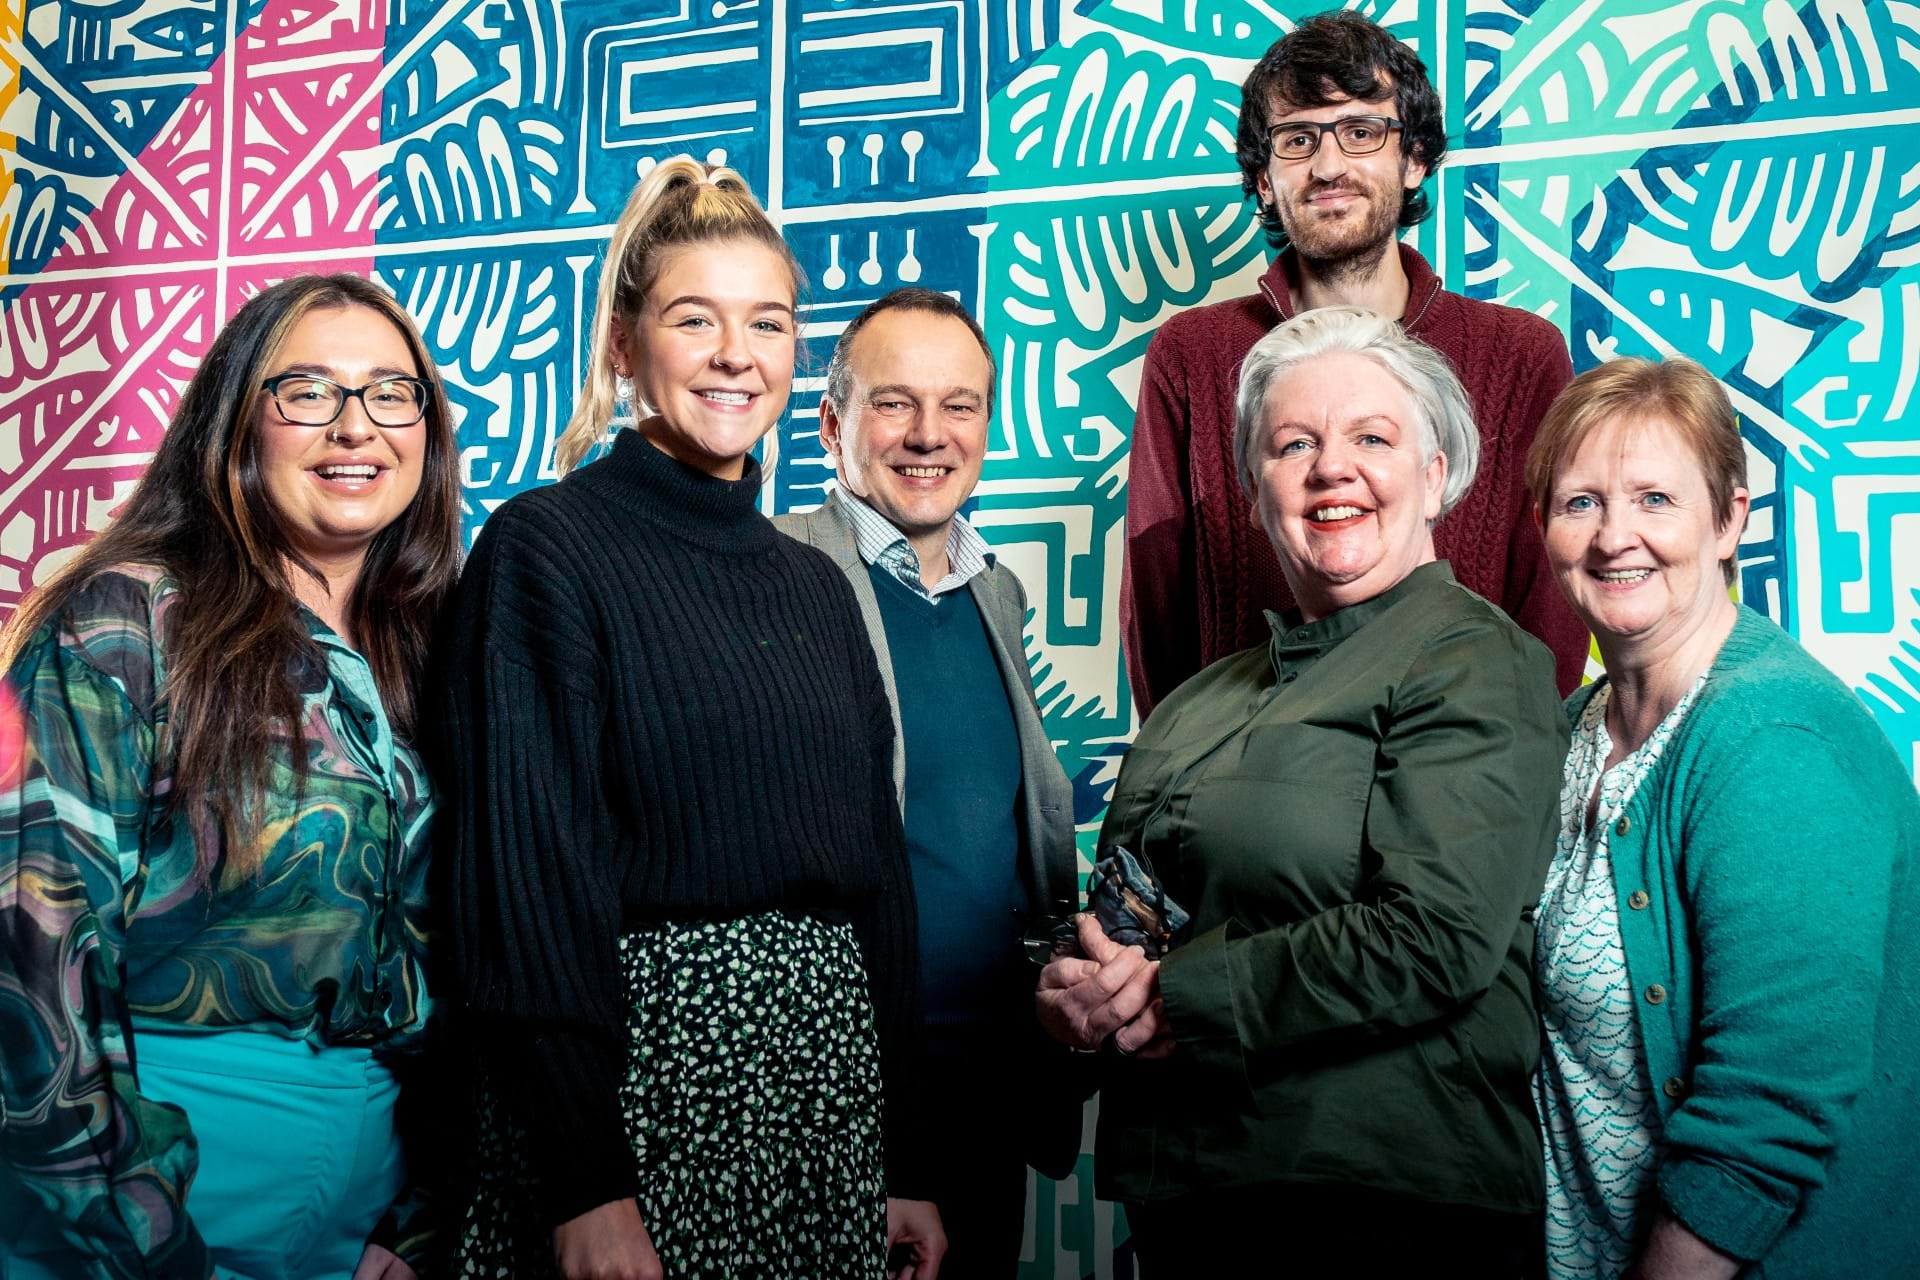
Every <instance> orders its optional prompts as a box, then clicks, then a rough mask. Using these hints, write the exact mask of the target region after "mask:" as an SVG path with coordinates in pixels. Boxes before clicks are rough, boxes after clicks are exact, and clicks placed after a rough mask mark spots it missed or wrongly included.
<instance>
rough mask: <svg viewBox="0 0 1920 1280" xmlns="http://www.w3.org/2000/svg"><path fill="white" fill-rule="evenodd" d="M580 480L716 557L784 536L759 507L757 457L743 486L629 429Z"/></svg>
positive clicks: (582, 472) (583, 470) (768, 543)
mask: <svg viewBox="0 0 1920 1280" xmlns="http://www.w3.org/2000/svg"><path fill="white" fill-rule="evenodd" d="M575 475H577V476H578V477H579V480H580V483H581V484H583V485H586V486H587V487H588V488H591V489H593V490H594V491H595V492H597V493H600V494H602V495H603V496H604V497H606V498H607V499H608V500H609V501H612V502H615V503H618V504H619V505H620V506H621V507H623V508H627V509H630V510H632V511H634V512H635V513H636V514H638V515H639V516H641V518H643V519H646V520H648V521H650V522H652V523H655V524H658V525H660V526H662V527H663V528H665V529H666V530H667V531H669V532H671V533H673V534H675V535H677V536H678V537H681V538H684V539H686V540H687V541H689V542H693V543H697V544H698V545H700V546H703V547H710V548H712V549H714V550H716V551H756V550H759V549H761V548H763V547H767V546H771V545H772V543H773V540H774V539H775V538H778V537H779V536H780V534H779V532H778V531H777V530H775V529H774V527H773V523H772V521H770V520H768V519H767V518H766V517H765V516H763V515H761V514H760V511H759V508H758V507H757V506H756V505H755V504H756V503H757V502H758V501H759V498H760V486H761V479H762V477H761V471H760V464H759V463H758V462H757V461H755V460H754V459H753V458H752V457H749V458H748V459H747V466H746V470H745V471H744V472H743V473H742V474H741V476H740V478H739V479H738V480H722V479H720V478H718V477H717V476H710V475H708V474H707V473H706V472H704V471H699V470H696V469H695V468H693V467H690V466H688V465H687V464H686V463H684V462H681V461H680V460H679V459H677V458H675V457H673V456H672V455H671V454H668V453H667V452H665V451H664V450H662V449H659V448H656V447H655V446H654V445H653V444H652V442H650V441H649V440H648V439H647V438H646V437H645V436H643V435H641V434H640V433H639V432H638V431H634V430H631V429H629V430H623V431H620V432H618V433H616V434H615V436H614V438H613V446H612V447H611V448H610V449H608V450H607V452H606V454H605V455H604V456H602V457H601V458H599V459H598V460H596V461H595V462H593V463H592V464H591V465H589V466H586V467H582V468H581V469H580V470H579V471H578V472H576V473H575Z"/></svg>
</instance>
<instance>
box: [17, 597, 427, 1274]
mask: <svg viewBox="0 0 1920 1280" xmlns="http://www.w3.org/2000/svg"><path fill="white" fill-rule="evenodd" d="M178 598H179V589H178V586H177V584H176V583H174V582H173V581H172V580H171V579H169V578H168V577H166V576H165V575H164V573H162V572H161V571H160V570H158V569H154V568H150V567H145V566H121V567H116V568H112V569H108V570H104V571H102V572H101V573H99V574H96V575H95V576H94V577H93V578H92V579H90V580H89V581H88V582H87V583H86V584H84V585H83V586H82V587H81V588H80V589H79V590H78V591H77V592H76V593H75V595H74V596H73V597H72V598H71V599H70V600H69V601H68V602H67V604H66V606H65V607H64V608H63V609H62V610H61V611H60V612H59V614H58V615H57V616H55V617H54V618H52V619H50V620H49V621H48V622H47V623H46V625H44V626H43V627H42V628H41V629H40V630H39V631H38V632H37V633H36V634H35V635H34V636H33V637H32V638H31V639H30V640H29V641H28V643H27V644H26V646H25V647H24V648H23V650H22V651H21V653H20V655H19V657H18V659H17V660H16V661H15V663H14V666H13V669H12V670H11V671H10V672H8V673H7V692H9V693H11V694H12V696H13V698H14V700H15V701H16V702H17V704H18V706H17V713H18V715H19V716H20V728H21V735H22V736H21V751H20V759H19V761H18V764H17V767H16V768H15V769H13V770H12V771H10V772H9V773H8V775H7V776H6V777H5V778H0V1105H4V1119H5V1124H4V1129H3V1130H0V1132H3V1134H4V1138H3V1139H0V1142H3V1145H0V1206H4V1205H7V1204H11V1205H13V1206H15V1207H14V1208H13V1209H6V1208H4V1207H0V1241H3V1240H4V1239H5V1238H6V1237H7V1236H8V1234H9V1231H8V1228H9V1226H10V1225H17V1224H9V1223H8V1222H7V1221H6V1219H8V1218H10V1217H13V1216H15V1215H16V1214H17V1213H21V1212H24V1213H25V1214H26V1217H27V1220H29V1221H32V1220H34V1219H35V1218H36V1217H38V1218H41V1219H43V1220H44V1217H45V1215H48V1214H50V1215H51V1216H52V1220H53V1221H54V1222H56V1223H57V1224H58V1226H59V1229H60V1232H61V1234H62V1236H63V1237H64V1238H65V1240H66V1242H67V1243H68V1244H70V1245H71V1246H73V1247H75V1248H77V1249H80V1250H81V1251H82V1252H83V1253H85V1254H86V1255H88V1257H89V1259H90V1261H91V1263H92V1264H93V1266H94V1267H95V1268H96V1271H95V1273H96V1274H100V1275H107V1276H120V1275H139V1276H145V1275H150V1274H152V1275H174V1274H193V1275H198V1276H204V1275H205V1274H206V1269H205V1266H204V1252H205V1251H204V1246H203V1244H202V1243H201V1241H200V1239H199V1236H198V1233H197V1232H196V1231H195V1230H194V1229H193V1226H192V1224H191V1223H190V1222H189V1221H188V1219H187V1216H186V1213H185V1208H184V1205H185V1190H186V1187H187V1184H188V1181H189V1180H190V1179H191V1177H192V1175H193V1172H194V1168H195V1148H194V1144H193V1138H192V1130H191V1120H192V1118H191V1117H190V1116H185V1115H182V1114H181V1112H180V1111H179V1109H178V1108H176V1107H173V1106H169V1105H166V1104H162V1103H159V1102H155V1101H153V1100H151V1099H147V1098H144V1097H142V1095H141V1093H140V1089H139V1084H138V1080H137V1079H136V1075H135V1070H134V1058H135V1054H134V1052H133V1042H134V1039H135V1033H136V1031H137V1028H138V1027H139V1025H140V1024H141V1023H142V1022H149V1023H163V1024H166V1025H168V1026H170V1027H176V1028H178V1027H189V1028H204V1029H207V1030H217V1029H225V1028H239V1027H245V1028H249V1029H252V1030H256V1031H266V1032H269V1033H272V1034H278V1035H284V1036H286V1037H288V1038H290V1039H303V1040H306V1041H309V1042H311V1043H313V1044H314V1045H316V1046H320V1045H367V1046H378V1047H380V1048H381V1049H382V1050H383V1051H385V1050H395V1051H404V1050H406V1049H408V1048H410V1047H415V1046H416V1045H417V1044H418V1042H419V1041H420V1039H421V1038H422V1036H423V1033H424V1028H425V1025H426V1021H427V1017H428V1014H429V1012H430V1000H429V997H428V995H427V992H426V988H425V984H424V981H423V973H424V970H425V963H426V950H427V943H428V939H427V934H426V905H427V903H426V898H427V865H426V864H427V845H426V840H427V833H428V826H429V819H430V817H431V814H432V810H433V800H432V794H431V790H430V787H429V784H428V780H427V774H426V770H425V767H424V765H423V764H422V762H421V759H420V757H419V755H418V754H417V753H416V752H415V751H414V749H413V748H412V747H411V746H409V745H408V744H406V743H403V742H400V741H398V740H396V739H395V737H394V735H393V733H392V730H391V728H390V726H389V725H388V722H387V718H386V714H385V710H384V708H383V707H382V705H381V701H380V697H379V691H378V688H377V686H376V685H375V683H374V679H373V673H372V670H371V669H370V668H369V667H368V666H367V663H366V661H365V659H363V658H362V657H361V656H360V655H359V654H358V653H356V652H355V651H354V650H353V649H351V648H350V647H348V645H347V644H346V643H345V642H344V641H343V640H341V638H340V637H339V636H337V635H335V634H334V633H333V632H332V631H331V630H330V629H329V628H328V627H327V626H326V625H325V624H324V623H322V622H321V621H320V620H319V618H318V617H316V616H315V615H313V614H312V613H310V612H308V611H305V610H302V617H303V619H304V620H305V622H306V624H307V628H308V634H309V636H310V637H311V639H312V640H313V645H314V647H313V653H312V654H311V655H309V656H307V657H304V658H302V659H300V660H298V661H297V663H296V666H295V670H294V673H293V675H294V680H295V685H296V688H297V689H298V691H299V693H300V697H301V733H302V737H303V739H304V746H305V752H306V762H307V778H306V782H305V785H304V787H299V786H297V785H296V779H295V773H294V770H293V759H292V754H291V752H292V746H293V740H292V738H291V737H290V736H283V737H281V738H280V739H278V740H277V742H276V743H275V755H274V758H273V759H272V760H271V761H270V769H269V779H268V784H267V794H266V795H265V797H264V803H263V805H262V808H261V814H262V821H261V826H260V831H259V833H258V835H257V836H256V837H255V838H256V839H257V841H258V842H259V846H260V847H259V848H257V849H256V850H254V851H253V852H256V853H258V855H259V857H258V859H257V865H258V866H259V871H258V872H257V873H255V874H250V875H249V874H240V873H237V872H236V871H235V866H236V864H237V863H243V862H245V861H255V860H254V859H246V860H241V859H233V858H231V857H229V856H228V855H229V854H230V852H231V851H230V850H229V849H228V848H227V841H226V839H225V837H224V835H222V834H221V833H220V832H219V831H218V830H217V829H215V828H214V827H212V826H210V825H205V824H196V823H190V822H189V821H187V819H186V817H185V815H184V814H181V813H179V812H178V811H177V810H176V807H175V805H174V804H173V803H172V801H173V785H172V775H171V767H170V764H169V763H168V754H169V752H168V742H169V736H168V727H167V716H168V709H167V698H166V663H165V656H164V655H165V649H166V645H165V632H166V624H167V616H168V613H169V611H170V608H171V606H172V604H173V603H174V602H175V601H177V600H178ZM410 1206H411V1207H410ZM417 1207H418V1202H417V1201H416V1200H414V1199H413V1198H412V1197H411V1196H409V1197H408V1198H407V1199H406V1200H404V1201H403V1203H402V1205H400V1206H396V1212H397V1213H398V1214H399V1215H400V1219H401V1222H402V1226H401V1229H400V1235H401V1236H402V1237H404V1236H406V1235H407V1234H408V1233H407V1230H406V1227H405V1225H404V1224H405V1220H406V1219H407V1218H408V1217H409V1216H410V1215H412V1214H413V1213H415V1212H417Z"/></svg>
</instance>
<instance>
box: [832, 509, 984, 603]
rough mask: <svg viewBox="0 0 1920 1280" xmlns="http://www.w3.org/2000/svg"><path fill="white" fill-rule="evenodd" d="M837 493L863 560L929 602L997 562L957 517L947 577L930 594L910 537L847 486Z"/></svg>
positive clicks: (950, 536)
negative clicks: (887, 573) (923, 580)
mask: <svg viewBox="0 0 1920 1280" xmlns="http://www.w3.org/2000/svg"><path fill="white" fill-rule="evenodd" d="M835 492H837V493H838V494H839V495H840V503H841V505H842V506H843V507H844V508H845V509H846V512H847V519H848V520H849V521H850V522H851V523H852V524H853V540H854V545H855V546H857V547H858V548H859V551H860V559H861V560H862V561H864V562H865V563H867V564H868V565H877V566H879V567H880V568H882V569H885V570H886V571H887V572H889V573H891V574H892V575H893V576H894V577H896V578H898V579H899V580H900V582H901V583H902V584H903V585H905V586H906V587H908V588H910V589H911V590H913V591H914V592H916V593H918V594H919V595H921V596H923V597H925V598H926V599H928V600H936V599H938V598H939V597H941V596H943V595H945V594H947V593H948V592H950V591H958V590H959V589H960V588H961V587H964V586H966V585H967V583H969V582H971V581H973V579H974V578H975V577H976V576H977V575H979V574H981V573H983V572H985V571H986V569H987V566H989V565H991V564H992V563H993V552H992V551H991V550H989V549H988V547H987V540H986V539H985V538H982V537H981V536H980V533H979V530H977V529H975V528H974V527H973V526H972V525H971V524H969V523H967V518H966V517H965V516H960V515H956V516H954V518H953V524H952V525H951V526H950V527H949V528H948V530H947V576H946V577H944V578H942V579H940V581H939V582H937V583H936V584H934V588H933V590H931V591H929V590H927V588H926V585H925V584H924V583H922V582H921V581H920V557H919V556H918V555H916V554H915V553H914V550H913V544H912V543H910V542H908V541H907V535H906V534H904V533H902V532H900V530H899V528H898V527H897V526H896V525H895V524H894V523H893V522H892V521H891V520H889V519H887V518H886V517H885V516H883V515H881V514H880V513H879V512H878V511H875V510H874V509H873V507H871V506H870V505H868V503H867V501H866V500H865V499H864V498H861V497H860V496H859V495H858V494H856V493H854V492H853V490H851V489H849V488H847V487H846V486H845V485H840V486H839V487H838V488H837V489H836V490H835Z"/></svg>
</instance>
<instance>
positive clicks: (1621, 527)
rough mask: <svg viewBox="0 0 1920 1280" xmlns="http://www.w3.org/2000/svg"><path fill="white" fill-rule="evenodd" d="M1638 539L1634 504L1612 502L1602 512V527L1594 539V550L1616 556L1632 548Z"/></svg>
mask: <svg viewBox="0 0 1920 1280" xmlns="http://www.w3.org/2000/svg"><path fill="white" fill-rule="evenodd" d="M1636 537H1637V535H1636V534H1635V533H1634V529H1633V504H1631V503H1622V502H1610V503H1608V504H1607V505H1606V506H1605V507H1604V508H1603V509H1602V510H1601V512H1600V527H1599V529H1598V530H1597V531H1596V532H1595V533H1594V537H1593V547H1594V550H1596V551H1598V552H1600V553H1601V554H1602V555H1615V554H1617V553H1619V552H1622V551H1626V550H1628V549H1629V548H1631V547H1632V546H1633V544H1634V541H1635V539H1636Z"/></svg>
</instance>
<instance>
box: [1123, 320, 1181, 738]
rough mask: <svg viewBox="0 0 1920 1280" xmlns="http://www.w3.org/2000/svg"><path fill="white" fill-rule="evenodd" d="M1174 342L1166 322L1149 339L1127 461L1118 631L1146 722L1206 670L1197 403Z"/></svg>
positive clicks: (1137, 703) (1135, 698) (1138, 706)
mask: <svg viewBox="0 0 1920 1280" xmlns="http://www.w3.org/2000/svg"><path fill="white" fill-rule="evenodd" d="M1172 346H1173V343H1172V341H1171V340H1170V339H1169V338H1168V336H1167V333H1166V330H1164V329H1163V330H1161V332H1160V333H1158V334H1156V335H1154V339H1153V341H1152V342H1151V343H1149V344H1148V346H1147V359H1146V365H1145V367H1144V368H1143V369H1142V371H1141V374H1140V404H1139V407H1138V408H1137V409H1136V410H1135V411H1134V418H1133V444H1132V448H1131V452H1130V453H1129V457H1128V463H1127V534H1126V549H1125V552H1124V554H1123V555H1122V558H1121V566H1120V635H1121V640H1122V642H1123V643H1124V644H1125V646H1126V651H1127V680H1128V683H1129V684H1130V685H1131V686H1132V688H1133V701H1134V709H1135V710H1136V711H1137V712H1138V713H1139V716H1140V719H1141V721H1142V722H1143V723H1144V722H1145V720H1146V718H1147V714H1148V712H1150V711H1152V710H1153V708H1154V706H1155V704H1157V703H1158V702H1159V701H1160V700H1161V699H1162V698H1165V697H1166V696H1167V695H1168V694H1169V693H1171V692H1173V690H1174V689H1175V688H1176V687H1178V686H1179V684H1180V682H1181V681H1183V680H1185V679H1186V678H1187V677H1188V676H1190V675H1192V674H1193V673H1194V672H1196V671H1198V670H1199V669H1200V616H1199V612H1200V605H1199V600H1198V597H1197V596H1196V595H1195V592H1194V549H1193V536H1194V535H1193V492H1192V483H1191V481H1190V479H1189V476H1188V470H1187V442H1188V437H1189V434H1190V432H1191V429H1192V427H1191V417H1190V413H1191V410H1190V406H1189V405H1188V403H1187V394H1186V389H1185V387H1184V385H1182V379H1181V378H1180V375H1179V371H1178V370H1177V368H1176V367H1175V366H1176V365H1177V363H1178V361H1177V360H1176V358H1175V356H1174V354H1173V351H1172Z"/></svg>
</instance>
